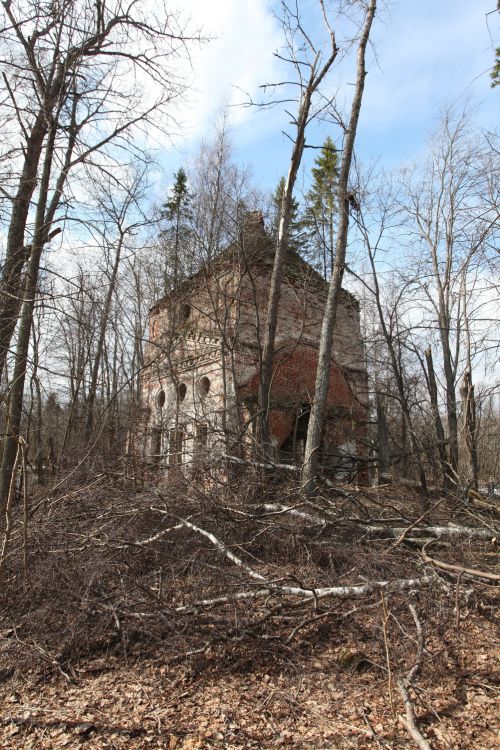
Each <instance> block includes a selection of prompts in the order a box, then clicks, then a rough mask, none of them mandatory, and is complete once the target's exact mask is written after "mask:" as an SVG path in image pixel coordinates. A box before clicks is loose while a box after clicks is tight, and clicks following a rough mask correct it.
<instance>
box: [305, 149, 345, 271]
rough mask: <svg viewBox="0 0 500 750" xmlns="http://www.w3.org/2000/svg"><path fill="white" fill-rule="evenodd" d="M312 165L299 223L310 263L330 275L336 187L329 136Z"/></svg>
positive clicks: (334, 156)
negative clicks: (306, 239)
mask: <svg viewBox="0 0 500 750" xmlns="http://www.w3.org/2000/svg"><path fill="white" fill-rule="evenodd" d="M314 164H315V166H314V167H313V168H312V177H313V182H312V186H311V189H310V190H309V192H308V193H307V195H306V210H305V212H304V217H303V226H304V227H305V228H306V229H307V232H308V235H309V237H308V238H309V245H310V249H309V252H310V254H311V257H310V262H311V263H312V265H314V267H315V268H316V269H317V270H318V271H320V273H322V274H323V276H324V277H325V278H330V276H331V273H332V271H333V261H334V256H335V251H334V247H335V215H336V213H337V205H336V188H337V181H338V176H339V169H338V155H337V151H336V149H335V144H334V143H333V141H332V139H331V138H330V136H328V137H327V138H326V140H325V142H324V144H323V146H322V148H321V151H320V154H319V156H318V157H317V158H316V160H315V162H314Z"/></svg>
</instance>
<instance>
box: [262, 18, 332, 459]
mask: <svg viewBox="0 0 500 750" xmlns="http://www.w3.org/2000/svg"><path fill="white" fill-rule="evenodd" d="M327 25H328V24H327ZM329 32H330V43H331V51H330V55H329V57H328V59H327V60H326V61H325V63H324V65H323V66H322V67H321V68H320V69H319V70H318V69H317V65H318V62H319V53H317V54H316V57H315V59H314V62H313V63H312V65H311V67H310V75H309V79H308V81H307V84H306V86H305V87H301V99H300V104H299V112H298V116H297V119H296V136H295V141H294V144H293V149H292V156H291V160H290V166H289V169H288V175H287V178H286V181H285V187H284V190H283V197H282V200H281V206H280V215H279V225H278V238H277V242H276V253H275V256H274V265H273V272H272V276H271V285H270V289H269V300H268V306H267V320H266V325H265V330H264V342H263V348H262V358H261V375H260V386H259V401H260V411H261V416H260V418H259V424H258V442H259V444H260V446H261V448H262V449H263V451H264V453H265V454H266V453H268V450H269V435H268V413H269V404H270V397H271V383H272V375H273V360H274V345H275V340H276V329H277V325H278V309H279V302H280V296H281V282H282V278H283V265H284V261H285V256H286V251H287V244H288V233H289V228H290V218H291V213H292V198H293V189H294V186H295V180H296V178H297V173H298V170H299V167H300V163H301V160H302V154H303V153H304V145H305V132H306V127H307V124H308V122H309V115H310V109H311V102H312V97H313V95H314V93H315V92H316V91H317V89H318V87H319V86H320V84H321V82H322V81H323V79H324V77H325V76H326V74H327V73H328V71H329V70H330V68H331V66H332V65H333V62H334V60H335V58H336V57H337V53H338V48H337V45H336V43H335V36H334V34H333V31H332V30H331V29H329Z"/></svg>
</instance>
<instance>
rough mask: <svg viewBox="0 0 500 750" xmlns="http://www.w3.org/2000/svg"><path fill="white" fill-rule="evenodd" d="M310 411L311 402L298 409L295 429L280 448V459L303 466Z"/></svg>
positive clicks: (286, 462)
mask: <svg viewBox="0 0 500 750" xmlns="http://www.w3.org/2000/svg"><path fill="white" fill-rule="evenodd" d="M310 413H311V405H310V404H303V405H302V406H301V407H300V408H299V409H298V410H297V413H296V416H295V424H294V426H293V429H292V431H291V432H290V434H289V436H288V437H287V439H286V440H285V442H284V443H282V444H281V448H280V449H279V460H280V461H282V462H283V463H285V464H295V465H297V466H301V465H302V464H303V463H304V455H305V450H306V440H307V428H308V427H309V415H310Z"/></svg>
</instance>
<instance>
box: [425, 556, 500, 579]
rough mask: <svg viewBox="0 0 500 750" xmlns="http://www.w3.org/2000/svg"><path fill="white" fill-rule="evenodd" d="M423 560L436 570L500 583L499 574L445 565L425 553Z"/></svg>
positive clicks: (449, 564)
mask: <svg viewBox="0 0 500 750" xmlns="http://www.w3.org/2000/svg"><path fill="white" fill-rule="evenodd" d="M422 560H423V561H424V562H426V563H431V565H435V566H436V568H441V570H448V571H450V573H458V574H459V575H460V576H463V575H468V576H473V577H475V578H486V579H487V580H489V581H500V575H499V574H497V573H489V572H488V571H486V570H478V569H477V568H464V567H463V566H462V565H452V564H451V563H445V562H442V561H441V560H437V559H436V558H435V557H429V555H427V554H426V553H425V552H424V551H422Z"/></svg>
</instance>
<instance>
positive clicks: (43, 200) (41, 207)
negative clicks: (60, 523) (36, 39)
mask: <svg viewBox="0 0 500 750" xmlns="http://www.w3.org/2000/svg"><path fill="white" fill-rule="evenodd" d="M56 133H57V129H56V127H55V125H53V126H52V128H51V130H50V132H49V137H48V140H47V145H46V148H45V157H44V164H43V171H42V177H41V181H40V191H39V196H38V203H37V209H36V216H35V232H34V238H33V245H32V248H31V256H30V260H29V265H28V269H27V275H26V284H25V299H24V302H23V307H22V312H21V322H20V325H19V333H18V338H17V347H16V359H15V364H14V373H13V377H12V386H11V390H10V394H9V410H8V414H7V437H6V439H5V446H4V452H3V457H2V466H1V469H0V515H2V516H3V513H4V511H5V505H6V503H7V502H8V497H9V488H10V484H11V478H12V472H13V468H14V465H15V461H16V453H17V449H18V445H19V437H20V428H21V417H22V407H23V393H24V381H25V378H26V367H27V363H28V350H29V343H30V336H31V326H32V323H33V310H34V307H35V298H36V293H37V288H38V273H39V268H40V259H41V255H42V251H43V247H44V243H45V240H46V236H47V233H46V228H45V223H46V222H45V220H46V216H45V209H46V207H47V196H48V190H49V184H50V174H51V170H52V162H53V156H54V143H55V138H56Z"/></svg>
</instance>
